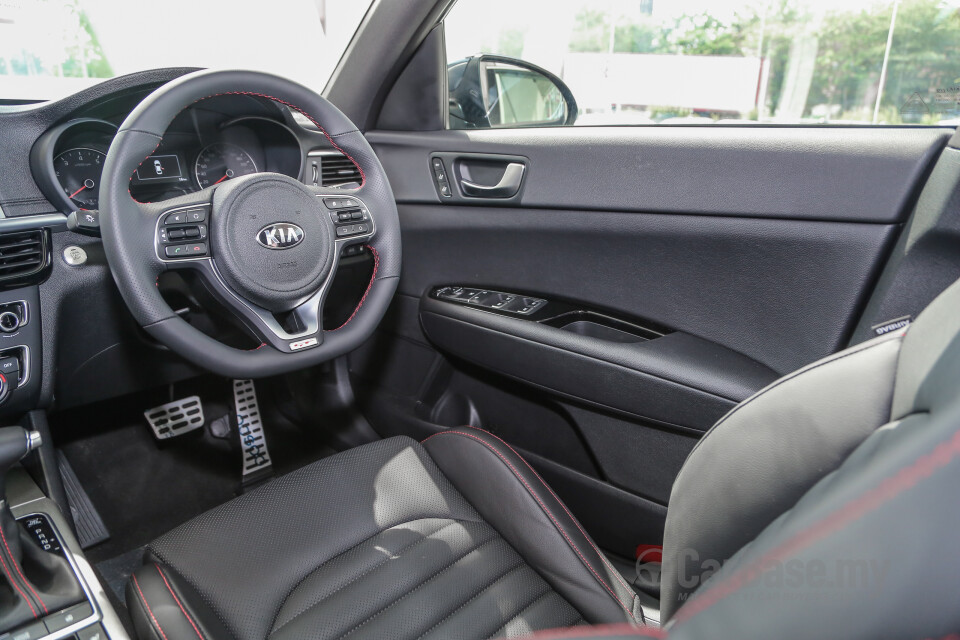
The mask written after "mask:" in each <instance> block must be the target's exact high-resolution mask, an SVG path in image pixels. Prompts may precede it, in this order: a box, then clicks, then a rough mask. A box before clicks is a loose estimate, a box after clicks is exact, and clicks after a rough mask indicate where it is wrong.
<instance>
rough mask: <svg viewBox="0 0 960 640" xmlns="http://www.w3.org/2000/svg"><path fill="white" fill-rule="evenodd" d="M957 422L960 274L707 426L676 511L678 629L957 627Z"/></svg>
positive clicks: (667, 608) (917, 630)
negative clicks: (897, 318)
mask: <svg viewBox="0 0 960 640" xmlns="http://www.w3.org/2000/svg"><path fill="white" fill-rule="evenodd" d="M958 434H960V282H958V283H955V284H954V285H953V286H951V287H950V288H949V289H947V290H946V291H945V292H944V293H943V294H941V295H940V296H939V297H938V298H937V299H936V300H935V301H934V302H933V303H931V305H930V306H929V307H928V309H927V310H926V311H924V312H923V314H921V315H920V317H918V319H917V321H916V322H915V323H914V324H913V325H912V326H911V327H910V328H909V329H908V330H907V331H906V332H905V335H904V333H903V332H902V333H900V334H897V335H893V336H886V337H882V338H877V339H875V340H872V341H870V342H866V343H863V344H860V345H857V346H856V347H853V348H851V349H848V350H846V351H843V352H841V353H838V354H836V355H834V356H831V357H830V358H827V359H825V360H821V361H819V362H816V363H814V364H812V365H809V366H808V367H805V368H804V369H801V370H800V371H798V372H796V373H793V374H791V375H789V376H787V377H785V378H783V379H781V380H779V381H777V382H775V383H773V384H772V385H770V386H769V387H767V388H766V389H764V390H762V391H760V392H759V393H757V394H756V395H755V396H753V397H752V398H750V399H748V400H746V401H745V402H744V403H742V404H741V405H739V406H738V407H737V408H735V409H734V410H733V411H731V412H730V413H729V414H728V415H727V416H726V417H724V418H723V419H722V420H720V422H718V423H717V425H716V426H714V428H713V429H712V430H711V431H710V432H708V433H707V435H706V436H705V437H704V438H703V440H702V441H701V442H700V443H699V445H698V446H697V447H696V448H695V449H694V451H693V452H692V453H691V455H690V457H689V458H688V460H687V462H686V463H685V465H684V467H683V469H682V470H681V472H680V475H679V476H678V478H677V482H676V483H675V485H674V489H673V494H672V496H671V502H670V508H669V511H668V514H667V525H666V531H665V536H664V565H663V572H662V580H663V582H662V585H661V593H662V599H661V607H662V613H661V615H662V616H663V618H664V619H665V620H667V619H672V627H673V629H674V630H675V631H672V632H671V635H674V634H675V633H676V634H677V635H681V636H687V635H689V636H690V637H707V636H708V635H709V633H708V630H709V625H711V624H712V625H717V624H722V625H723V629H724V631H723V636H724V637H738V638H742V637H755V636H760V635H763V636H765V637H772V636H778V637H784V636H785V637H791V638H793V637H801V636H803V635H811V636H814V635H815V636H817V637H824V636H825V635H827V636H833V635H843V637H846V638H851V637H903V638H921V637H927V636H931V637H934V636H935V634H937V633H939V634H940V635H945V634H946V633H948V632H951V631H956V629H958V628H960V626H957V623H958V618H960V606H958V605H957V596H956V594H957V593H960V553H957V552H956V543H955V541H954V539H955V537H956V531H958V530H960V502H958V501H957V499H956V488H957V487H960V435H958ZM955 456H956V457H955ZM721 567H722V568H721ZM718 569H719V570H718ZM921 612H923V613H922V615H921ZM861 616H862V617H861ZM921 618H922V620H921ZM951 618H952V623H953V624H954V626H953V627H949V625H948V626H946V627H942V628H941V627H940V626H937V625H942V624H947V623H950V622H951ZM825 623H828V624H829V625H831V626H833V627H835V628H831V629H829V630H827V631H825V629H824V626H823V625H824V624H825ZM730 624H733V627H732V628H728V627H729V625H730ZM764 625H766V626H764ZM803 625H806V626H807V629H805V630H804V631H800V628H801V627H802V626H803ZM714 628H716V627H715V626H714ZM898 628H902V629H903V633H904V634H905V635H897V634H895V633H892V631H893V630H895V629H898ZM871 633H872V635H871Z"/></svg>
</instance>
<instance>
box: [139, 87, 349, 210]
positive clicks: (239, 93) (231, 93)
mask: <svg viewBox="0 0 960 640" xmlns="http://www.w3.org/2000/svg"><path fill="white" fill-rule="evenodd" d="M219 96H255V97H258V98H267V99H268V100H273V101H274V102H279V103H280V104H282V105H285V106H287V107H289V108H291V109H293V110H294V111H296V112H297V113H299V114H300V115H302V116H303V117H305V118H306V119H307V120H309V121H310V122H312V123H313V124H314V125H315V126H316V127H317V128H318V129H320V132H321V133H322V134H323V135H324V136H326V138H327V140H328V141H329V142H330V144H331V145H332V146H333V148H334V149H336V150H337V151H339V152H340V153H342V154H343V155H345V156H346V157H347V159H348V160H350V162H352V163H353V166H355V167H356V168H357V171H359V172H360V187H363V185H364V184H366V182H367V175H366V174H365V173H364V172H363V168H362V167H361V166H360V163H358V162H357V161H356V160H354V159H353V156H351V155H350V154H349V153H347V152H346V151H344V150H343V149H342V148H341V147H340V145H338V144H337V143H336V142H334V140H333V137H331V135H330V134H329V133H327V130H326V129H324V128H323V127H322V126H321V125H320V123H319V122H317V121H316V120H315V119H314V118H313V116H311V115H310V114H309V113H307V112H306V111H304V110H303V109H301V108H300V107H298V106H297V105H295V104H292V103H290V102H287V101H286V100H281V99H280V98H276V97H274V96H268V95H267V94H265V93H257V92H255V91H224V92H223V93H214V94H212V95H209V96H204V97H202V98H197V99H196V100H194V101H193V102H191V103H190V104H188V105H186V106H185V107H183V109H180V111H178V112H177V113H176V115H174V116H173V117H174V118H176V117H177V116H178V115H180V113H182V112H183V110H184V109H187V108H188V107H191V106H193V105H195V104H197V103H198V102H200V101H202V100H208V99H210V98H217V97H219ZM162 142H163V139H162V138H161V140H160V142H158V143H157V146H155V147H154V148H153V151H151V152H150V153H149V154H148V155H147V157H146V158H144V159H143V160H141V161H140V164H138V165H137V169H139V168H140V167H141V166H142V165H143V163H144V162H146V161H147V158H149V157H150V156H152V155H153V154H154V152H155V151H156V150H157V149H159V148H160V144H161V143H162ZM137 169H134V170H133V173H136V172H137ZM132 183H133V174H130V180H129V181H128V182H127V193H128V194H129V195H130V199H131V200H133V201H134V202H140V201H139V200H137V199H136V198H134V197H133V194H132V193H130V185H131V184H132ZM140 204H149V203H145V202H141V203H140Z"/></svg>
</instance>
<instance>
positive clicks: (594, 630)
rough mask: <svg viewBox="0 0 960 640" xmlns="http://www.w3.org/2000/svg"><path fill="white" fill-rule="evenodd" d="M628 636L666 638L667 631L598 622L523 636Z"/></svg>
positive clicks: (543, 637) (539, 639)
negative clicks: (588, 625) (592, 624)
mask: <svg viewBox="0 0 960 640" xmlns="http://www.w3.org/2000/svg"><path fill="white" fill-rule="evenodd" d="M609 636H630V637H635V638H666V637H667V632H666V631H663V630H661V629H657V628H656V627H635V626H633V625H630V624H600V625H595V626H590V627H559V628H557V629H544V630H543V631H535V632H533V633H531V634H530V635H526V636H523V637H524V638H536V639H537V640H548V639H552V638H604V637H609Z"/></svg>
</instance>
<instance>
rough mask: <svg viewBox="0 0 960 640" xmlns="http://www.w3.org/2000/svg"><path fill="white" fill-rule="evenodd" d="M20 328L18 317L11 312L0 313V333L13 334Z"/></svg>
mask: <svg viewBox="0 0 960 640" xmlns="http://www.w3.org/2000/svg"><path fill="white" fill-rule="evenodd" d="M19 328H20V316H18V315H17V314H15V313H14V312H13V311H4V312H3V313H0V331H2V332H4V333H13V332H14V331H16V330H17V329H19Z"/></svg>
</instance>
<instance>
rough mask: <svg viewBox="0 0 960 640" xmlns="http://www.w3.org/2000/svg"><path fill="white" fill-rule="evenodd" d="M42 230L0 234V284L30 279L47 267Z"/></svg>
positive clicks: (47, 261) (45, 234) (46, 250)
mask: <svg viewBox="0 0 960 640" xmlns="http://www.w3.org/2000/svg"><path fill="white" fill-rule="evenodd" d="M47 244H48V243H47V232H46V231H44V230H43V229H32V230H30V231H16V232H12V233H0V282H5V281H7V280H14V279H16V280H22V279H26V278H30V277H31V276H34V275H36V274H38V273H40V272H41V271H43V270H44V269H45V268H46V267H47V266H49V259H48V255H47V254H48V248H47Z"/></svg>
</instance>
